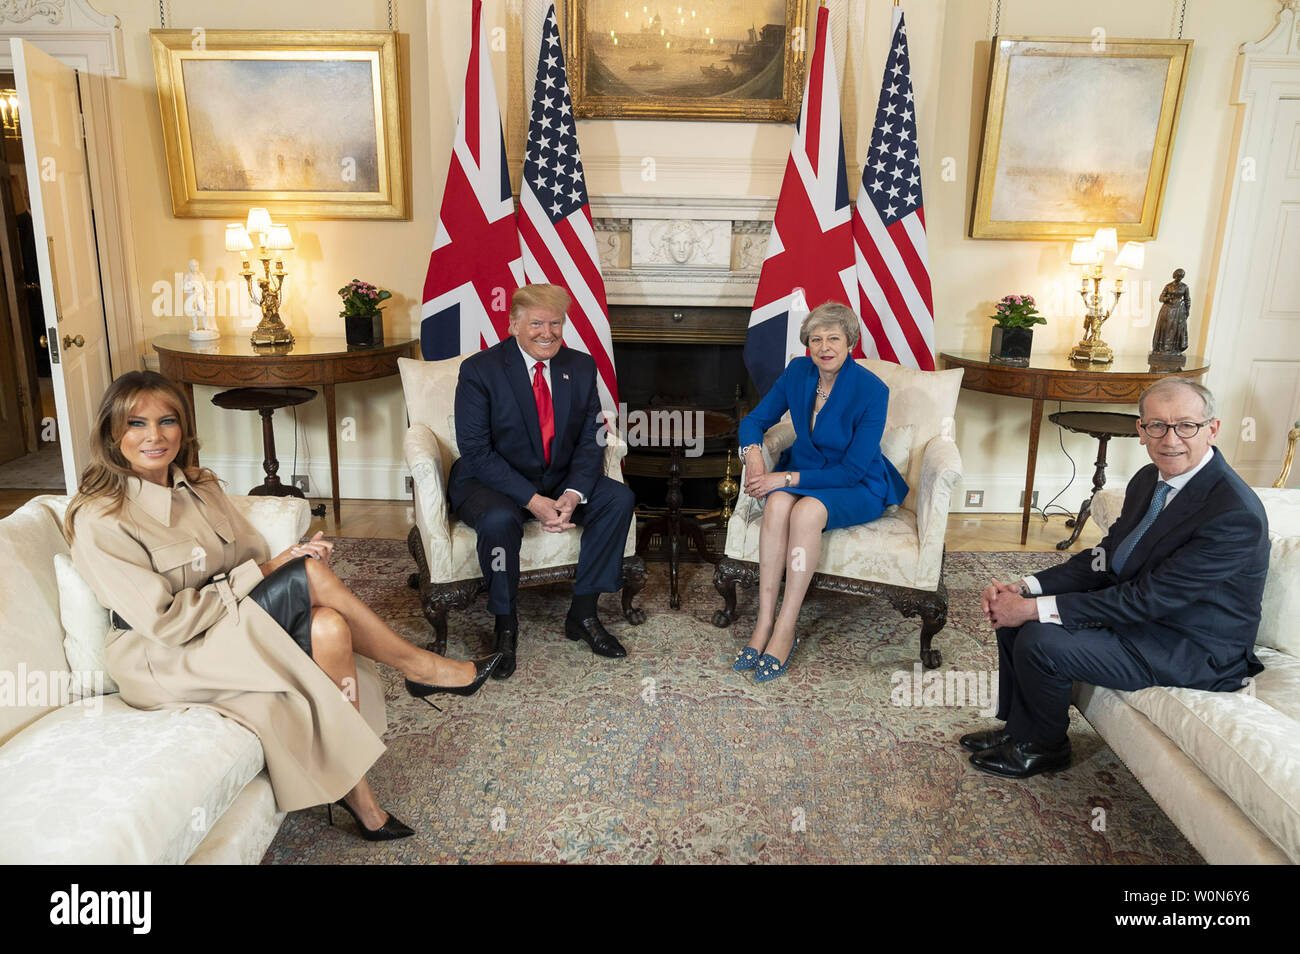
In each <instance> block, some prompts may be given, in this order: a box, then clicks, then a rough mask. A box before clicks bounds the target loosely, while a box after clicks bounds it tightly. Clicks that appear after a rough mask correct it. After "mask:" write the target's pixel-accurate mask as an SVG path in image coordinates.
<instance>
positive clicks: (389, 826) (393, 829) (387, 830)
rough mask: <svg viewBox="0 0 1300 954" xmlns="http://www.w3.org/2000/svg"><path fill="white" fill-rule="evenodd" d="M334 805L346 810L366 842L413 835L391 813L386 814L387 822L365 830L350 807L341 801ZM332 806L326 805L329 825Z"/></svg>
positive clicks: (410, 829)
mask: <svg viewBox="0 0 1300 954" xmlns="http://www.w3.org/2000/svg"><path fill="white" fill-rule="evenodd" d="M334 805H337V806H339V808H343V809H346V810H347V813H348V814H349V815H351V816H352V820H353V821H355V822H356V823H357V831H358V832H359V833H360V834H361V837H362V838H364V839H365V840H366V841H394V840H396V839H398V838H410V837H411V836H412V835H414V834H415V831H414V829H412V828H410V827H409V826H407V825H405V824H403V823H402V822H400V821H398V820H397V818H396V816H394V815H393V813H392V812H389V813H388V821H386V822H384V823H383V824H382V825H380V826H379V827H378V828H367V827H366V826H365V825H363V824H362V823H361V818H360V816H358V815H357V813H356V812H355V811H354V810H353V809H352V806H351V805H349V804H348V803H347V802H345V801H343V799H341V798H340V799H339V800H338V801H337V802H335V803H334ZM334 805H326V806H325V813H326V815H328V816H329V820H330V824H331V825H333V824H334Z"/></svg>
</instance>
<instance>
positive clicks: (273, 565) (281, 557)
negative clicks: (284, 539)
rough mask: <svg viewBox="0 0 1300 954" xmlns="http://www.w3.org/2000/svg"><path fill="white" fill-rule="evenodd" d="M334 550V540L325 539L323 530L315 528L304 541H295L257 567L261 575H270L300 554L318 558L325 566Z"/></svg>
mask: <svg viewBox="0 0 1300 954" xmlns="http://www.w3.org/2000/svg"><path fill="white" fill-rule="evenodd" d="M333 550H334V541H332V540H326V539H325V531H324V530H317V531H316V535H315V536H313V537H312V538H311V539H310V540H308V541H306V542H305V543H295V544H294V545H293V546H291V547H290V548H289V549H287V550H285V551H284V552H283V553H280V554H278V555H276V556H274V557H272V558H271V559H269V560H267V561H266V562H265V563H263V564H260V566H259V567H258V568H259V569H260V570H261V571H262V576H264V577H265V576H270V575H271V574H272V573H274V572H275V571H276V570H278V569H280V567H282V566H284V565H285V564H286V563H288V562H289V561H290V560H294V559H297V558H298V557H300V556H309V557H311V558H312V559H314V560H320V561H321V562H322V563H324V564H325V565H326V566H329V562H330V554H331V553H332V552H333Z"/></svg>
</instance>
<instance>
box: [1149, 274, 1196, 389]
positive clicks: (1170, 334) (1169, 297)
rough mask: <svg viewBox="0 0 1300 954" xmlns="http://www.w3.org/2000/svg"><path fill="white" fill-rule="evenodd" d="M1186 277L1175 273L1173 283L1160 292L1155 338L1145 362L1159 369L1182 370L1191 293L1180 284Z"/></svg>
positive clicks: (1190, 307)
mask: <svg viewBox="0 0 1300 954" xmlns="http://www.w3.org/2000/svg"><path fill="white" fill-rule="evenodd" d="M1185 274H1186V272H1184V271H1183V270H1182V269H1181V268H1176V269H1174V280H1173V281H1172V282H1170V283H1169V284H1168V285H1166V286H1165V287H1164V289H1162V290H1161V292H1160V302H1161V304H1160V314H1159V316H1158V317H1157V318H1156V331H1155V336H1154V337H1153V338H1152V339H1151V353H1150V354H1149V355H1147V360H1148V361H1149V362H1150V363H1151V364H1152V365H1155V366H1159V367H1162V368H1181V367H1182V366H1183V362H1184V361H1185V360H1186V359H1185V358H1184V356H1183V352H1184V351H1186V350H1187V316H1188V314H1189V313H1190V312H1191V310H1192V293H1191V291H1190V290H1189V289H1188V287H1187V285H1185V284H1184V283H1183V276H1184V275H1185Z"/></svg>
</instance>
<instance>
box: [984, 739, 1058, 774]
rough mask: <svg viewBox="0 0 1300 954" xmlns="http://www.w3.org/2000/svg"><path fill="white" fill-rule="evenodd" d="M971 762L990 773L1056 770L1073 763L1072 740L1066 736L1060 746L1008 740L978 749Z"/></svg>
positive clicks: (1036, 772) (1025, 772) (1024, 772)
mask: <svg viewBox="0 0 1300 954" xmlns="http://www.w3.org/2000/svg"><path fill="white" fill-rule="evenodd" d="M970 764H971V765H973V766H975V767H976V768H977V769H979V770H980V771H981V772H988V773H989V774H990V775H1000V776H1002V777H1003V778H1029V776H1031V775H1037V774H1038V773H1039V772H1054V771H1057V770H1058V769H1063V768H1066V767H1067V766H1069V764H1070V740H1069V739H1066V740H1065V741H1064V742H1062V743H1061V744H1060V745H1057V746H1046V745H1037V744H1035V743H1033V742H1011V741H1007V742H1003V743H1002V744H1001V745H999V746H996V747H994V748H991V749H985V750H984V751H983V752H976V753H975V754H974V755H972V756H971V757H970Z"/></svg>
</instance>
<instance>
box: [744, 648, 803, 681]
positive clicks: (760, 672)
mask: <svg viewBox="0 0 1300 954" xmlns="http://www.w3.org/2000/svg"><path fill="white" fill-rule="evenodd" d="M798 648H799V639H798V637H796V638H795V641H794V645H793V646H791V647H790V655H788V656H786V657H785V662H778V661H777V658H776V657H775V656H773V655H772V654H771V653H763V655H761V656H759V657H758V665H757V666H756V667H755V668H754V681H755V682H771V681H772V680H773V679H776V678H778V677H780V676H784V675H785V671H786V669H787V668H788V667H789V665H790V660H791V659H793V658H794V651H795V650H796V649H798Z"/></svg>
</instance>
